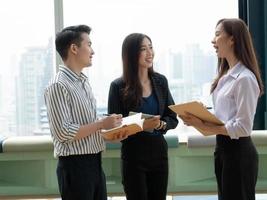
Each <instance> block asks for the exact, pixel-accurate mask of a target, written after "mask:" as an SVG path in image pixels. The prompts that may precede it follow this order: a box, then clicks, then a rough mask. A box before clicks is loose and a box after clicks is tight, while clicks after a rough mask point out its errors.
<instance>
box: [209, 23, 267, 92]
mask: <svg viewBox="0 0 267 200" xmlns="http://www.w3.org/2000/svg"><path fill="white" fill-rule="evenodd" d="M219 24H221V25H222V27H223V30H224V31H225V32H226V33H227V34H228V35H229V36H232V37H233V40H234V54H235V56H236V58H237V59H238V60H239V61H241V63H242V64H243V65H245V67H247V68H248V69H249V70H250V71H252V72H253V73H254V75H255V76H256V78H257V81H258V84H259V88H260V96H261V95H262V94H263V92H264V91H263V90H264V86H263V83H262V79H261V75H260V69H259V65H258V61H257V58H256V54H255V50H254V46H253V43H252V39H251V35H250V33H249V30H248V28H247V25H246V24H245V22H244V21H242V20H241V19H221V20H219V21H218V23H217V25H216V26H218V25H219ZM228 69H229V64H228V62H227V60H226V59H225V58H218V68H217V70H218V75H217V77H216V78H215V80H214V82H213V83H212V86H211V93H212V92H213V91H214V90H215V88H216V87H217V84H218V82H219V80H220V78H221V77H222V76H223V75H224V74H225V73H226V72H227V70H228Z"/></svg>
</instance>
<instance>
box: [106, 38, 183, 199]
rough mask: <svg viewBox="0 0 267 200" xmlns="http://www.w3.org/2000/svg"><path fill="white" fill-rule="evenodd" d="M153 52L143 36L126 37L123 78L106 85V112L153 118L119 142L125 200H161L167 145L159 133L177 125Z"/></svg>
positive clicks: (163, 197)
mask: <svg viewBox="0 0 267 200" xmlns="http://www.w3.org/2000/svg"><path fill="white" fill-rule="evenodd" d="M153 58H154V51H153V47H152V42H151V39H150V38H149V37H148V36H147V35H144V34H140V33H133V34H130V35H128V36H127V37H126V38H125V40H124V42H123V45H122V61H123V76H122V77H121V78H118V79H116V80H114V81H113V82H112V83H111V85H110V91H109V100H108V112H109V113H117V114H122V115H123V116H124V117H125V116H128V115H129V112H130V111H135V112H142V113H146V114H151V115H155V117H153V118H152V119H149V120H146V122H145V123H144V131H142V132H140V133H137V134H135V135H132V136H129V137H128V138H127V139H125V140H123V141H122V148H121V161H122V184H123V186H124V191H125V194H126V197H127V199H128V200H152V199H153V200H164V199H166V194H167V184H168V146H167V143H166V141H165V139H164V136H163V134H165V133H166V132H167V130H169V129H173V128H175V127H176V126H177V124H178V120H177V117H176V114H175V113H174V112H172V111H171V110H170V109H169V108H168V106H169V105H172V104H174V101H173V98H172V96H171V94H170V90H169V88H168V82H167V79H166V78H165V77H164V76H163V75H161V74H159V73H156V72H154V71H153Z"/></svg>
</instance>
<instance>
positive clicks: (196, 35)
mask: <svg viewBox="0 0 267 200" xmlns="http://www.w3.org/2000/svg"><path fill="white" fill-rule="evenodd" d="M229 17H238V1H233V0H225V1H220V0H201V1H198V0H186V1H182V0H112V1H110V0H90V1H83V0H75V1H64V22H65V24H64V25H65V26H69V25H74V24H87V25H89V26H91V27H92V29H93V31H92V34H91V38H92V42H93V48H94V50H95V53H96V54H95V56H94V58H93V66H92V68H90V69H89V70H88V73H89V78H90V82H91V84H92V87H93V90H94V94H95V96H96V98H97V102H98V112H99V113H100V112H105V111H106V108H107V98H108V90H109V84H110V82H111V81H112V80H113V79H115V78H117V77H118V76H120V75H121V73H122V65H121V45H122V41H123V39H124V38H125V36H126V35H128V34H130V33H133V32H141V33H145V34H147V35H149V36H150V37H151V39H152V41H153V46H154V50H155V53H156V55H155V60H154V61H155V62H154V67H155V69H156V71H158V72H160V73H162V74H164V75H166V76H167V78H168V81H169V87H170V89H171V93H172V95H173V97H174V100H175V103H182V102H186V101H190V100H201V101H202V102H203V103H205V104H207V105H208V106H210V104H211V98H210V95H209V89H210V83H211V81H212V79H213V78H214V76H215V73H216V63H217V57H216V54H215V51H214V49H213V47H212V44H211V40H212V39H213V36H214V30H215V25H216V23H217V21H218V20H219V19H221V18H229ZM177 129H179V133H184V132H187V131H193V129H192V128H187V127H185V126H183V125H182V123H180V125H179V126H178V128H177ZM174 131H175V132H177V130H174Z"/></svg>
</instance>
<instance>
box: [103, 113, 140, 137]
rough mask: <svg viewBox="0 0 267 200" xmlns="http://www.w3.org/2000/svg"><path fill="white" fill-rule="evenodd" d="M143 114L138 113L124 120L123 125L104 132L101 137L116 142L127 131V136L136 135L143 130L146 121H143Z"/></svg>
mask: <svg viewBox="0 0 267 200" xmlns="http://www.w3.org/2000/svg"><path fill="white" fill-rule="evenodd" d="M141 116H142V113H136V114H133V115H131V116H128V117H124V118H122V124H121V126H119V127H115V128H112V129H107V130H102V131H101V135H102V136H103V138H105V139H106V140H114V139H116V136H117V135H118V134H120V132H121V131H127V136H130V135H134V134H136V133H138V132H140V131H142V130H143V122H144V119H141Z"/></svg>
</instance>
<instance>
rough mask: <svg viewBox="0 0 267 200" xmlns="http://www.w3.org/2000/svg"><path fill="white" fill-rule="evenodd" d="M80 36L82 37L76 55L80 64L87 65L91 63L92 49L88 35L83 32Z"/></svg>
mask: <svg viewBox="0 0 267 200" xmlns="http://www.w3.org/2000/svg"><path fill="white" fill-rule="evenodd" d="M81 37H82V38H83V40H82V42H81V43H80V46H79V47H78V48H77V54H76V56H77V60H78V61H79V62H80V65H81V66H83V67H88V66H91V65H92V58H93V55H94V50H93V49H92V46H91V45H92V42H91V40H90V38H89V35H88V34H86V33H83V34H82V35H81Z"/></svg>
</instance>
